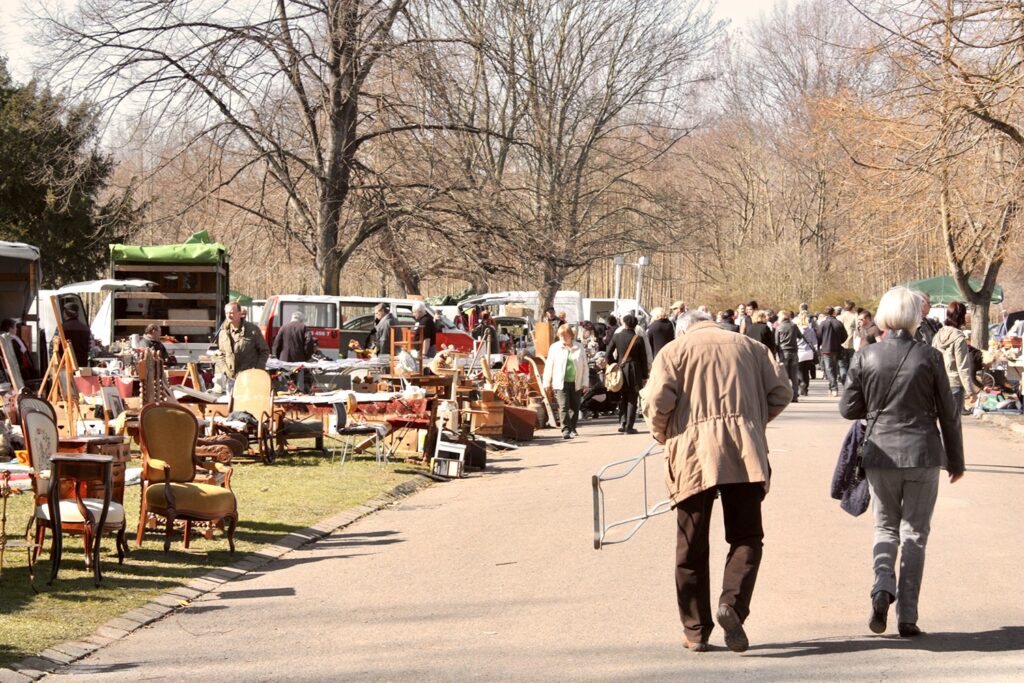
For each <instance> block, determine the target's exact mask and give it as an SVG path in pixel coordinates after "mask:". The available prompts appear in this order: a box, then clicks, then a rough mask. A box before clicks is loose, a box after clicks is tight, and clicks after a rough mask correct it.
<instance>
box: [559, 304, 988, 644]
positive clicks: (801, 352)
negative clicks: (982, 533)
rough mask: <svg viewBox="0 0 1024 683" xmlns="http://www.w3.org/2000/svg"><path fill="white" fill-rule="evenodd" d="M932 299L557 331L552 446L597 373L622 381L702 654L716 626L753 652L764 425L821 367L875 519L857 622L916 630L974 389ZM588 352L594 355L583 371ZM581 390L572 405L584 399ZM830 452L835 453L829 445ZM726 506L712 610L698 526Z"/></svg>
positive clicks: (908, 632)
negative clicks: (863, 605) (654, 464)
mask: <svg viewBox="0 0 1024 683" xmlns="http://www.w3.org/2000/svg"><path fill="white" fill-rule="evenodd" d="M931 310H932V306H931V301H930V299H929V297H928V295H927V294H925V293H922V292H912V291H910V290H908V289H906V288H903V287H897V288H894V289H892V290H890V291H889V292H887V293H886V294H885V296H883V297H882V299H881V301H880V303H879V307H878V312H877V315H873V314H872V312H871V311H869V310H866V309H863V308H858V307H857V306H856V304H855V303H854V302H853V301H845V302H844V303H843V304H842V305H839V306H834V307H831V306H830V307H825V308H824V309H823V310H821V311H820V312H817V313H814V312H812V311H811V310H810V307H809V306H808V305H807V304H801V305H800V306H799V307H798V309H797V310H796V311H790V310H787V309H781V310H778V311H774V310H770V309H765V308H762V307H760V306H759V305H758V303H757V302H756V301H750V302H748V303H746V304H741V305H740V306H737V307H736V309H734V310H733V309H727V310H723V311H720V312H718V313H717V314H715V315H712V313H711V311H710V310H709V309H708V308H707V307H705V306H700V307H698V308H696V309H693V310H688V309H687V307H686V306H685V305H684V304H683V303H682V302H675V303H673V304H672V305H671V306H670V307H668V308H656V309H654V310H653V311H652V313H651V320H650V322H649V324H648V325H647V326H646V329H644V328H642V327H640V326H639V325H638V320H637V318H636V317H635V316H633V315H625V316H623V317H622V319H621V320H617V319H615V318H614V317H610V318H608V319H607V320H606V321H603V322H605V323H606V328H607V329H606V331H605V334H604V335H599V334H596V333H595V331H594V329H593V326H590V325H586V326H583V325H581V326H580V327H579V339H576V338H575V334H574V330H573V328H572V327H571V326H569V325H566V324H562V325H561V326H560V327H559V328H558V336H559V342H558V343H556V344H555V345H554V346H552V348H551V351H550V352H549V356H548V364H547V367H546V370H545V375H544V385H545V386H547V387H551V388H553V389H554V390H555V393H556V397H557V401H558V403H559V405H560V409H561V414H562V429H563V437H564V438H566V439H570V438H573V437H575V436H576V427H577V423H578V419H579V413H580V411H581V409H585V408H586V405H587V398H588V396H590V395H592V394H593V392H594V391H595V388H596V387H600V385H601V384H602V382H603V379H604V375H605V374H606V373H609V372H612V370H610V369H609V368H615V370H614V372H615V373H616V374H617V375H619V376H621V380H620V384H621V386H620V387H619V388H618V390H617V391H616V392H614V393H615V394H616V395H617V398H618V400H617V413H618V417H619V429H618V431H619V432H620V433H626V434H633V433H636V431H637V430H636V428H635V421H636V417H637V413H638V411H639V409H640V408H639V405H638V404H639V403H641V399H640V397H641V395H642V396H643V400H642V403H643V415H644V417H645V418H646V420H647V423H648V425H649V427H650V430H651V435H652V436H653V438H654V439H656V440H657V441H659V442H661V443H663V444H665V445H666V461H667V474H666V483H667V485H668V489H669V495H670V497H671V500H672V502H673V504H674V508H675V511H676V515H677V538H676V555H677V562H676V570H675V574H676V576H675V578H676V593H677V602H678V606H679V614H680V619H681V621H682V624H683V630H684V633H685V639H684V645H685V646H686V647H687V648H688V649H691V650H693V651H697V652H704V651H706V650H708V649H709V647H710V645H709V636H710V634H711V632H712V630H713V628H714V626H715V622H716V621H717V623H718V625H719V626H720V627H721V628H722V629H723V630H724V632H725V643H726V646H727V647H728V648H729V649H731V650H733V651H736V652H742V651H744V650H746V649H747V647H748V645H749V643H748V640H747V636H746V632H745V630H744V628H743V623H744V622H745V621H746V619H747V617H748V616H749V614H750V601H751V596H752V594H753V589H754V583H755V580H756V577H757V572H758V567H759V565H760V562H761V556H762V552H763V536H764V533H763V529H762V525H761V502H762V500H763V499H764V496H765V494H766V492H767V490H768V484H769V480H770V477H771V468H770V466H769V464H768V446H767V438H766V434H765V429H766V425H767V423H768V422H770V421H771V420H772V419H774V418H775V417H777V416H778V415H780V414H781V413H782V412H783V410H785V409H786V407H787V406H788V405H789V404H790V403H796V402H799V400H800V397H801V396H807V395H808V390H809V386H810V380H811V379H814V378H816V377H817V375H818V371H819V369H820V371H821V373H822V376H823V378H824V379H825V380H826V382H827V385H828V391H829V396H830V397H832V398H839V397H840V391H842V396H841V398H840V400H839V406H838V407H839V412H840V414H841V415H842V416H843V417H845V418H847V419H850V420H854V421H861V420H866V421H867V424H868V426H867V427H866V428H865V427H862V426H861V425H860V424H858V425H857V427H856V428H857V429H860V430H864V431H857V432H854V431H851V433H856V434H863V435H864V436H862V437H861V438H862V439H863V445H862V446H860V449H859V450H858V452H857V455H858V457H859V458H860V460H859V461H858V463H857V465H858V467H859V468H862V471H863V472H864V476H865V478H866V480H867V484H868V489H869V491H870V497H871V507H872V511H873V515H874V522H875V525H874V528H875V533H874V539H873V544H872V566H873V575H874V578H873V580H872V584H871V589H870V613H869V619H868V627H869V629H870V630H871V631H872V632H874V633H883V632H884V631H885V630H886V628H887V618H888V611H889V607H890V605H892V604H895V606H896V616H897V625H898V629H897V630H898V632H899V634H900V636H902V637H908V638H909V637H915V636H918V635H920V634H921V629H920V628H919V627H918V623H917V622H918V597H919V594H920V586H921V581H922V576H923V571H924V554H925V546H926V544H927V540H928V535H929V531H930V525H931V517H932V512H933V510H934V507H935V502H936V497H937V493H938V481H939V472H940V469H946V470H947V472H948V475H949V480H950V481H951V482H956V481H958V480H959V479H960V478H961V477H962V476H963V474H964V470H965V465H964V453H963V442H962V436H961V424H960V415H961V411H962V410H963V409H964V402H965V400H966V399H968V398H970V394H973V393H974V392H973V386H974V380H973V373H972V368H971V362H970V351H969V349H970V347H969V345H968V343H967V337H966V335H965V332H964V326H965V324H966V320H965V318H966V307H965V306H964V304H963V303H961V302H952V303H950V304H948V305H947V306H946V307H945V319H944V321H941V322H940V321H939V320H936V319H934V318H932V317H929V313H930V312H931ZM588 354H589V355H590V356H591V357H593V356H596V359H594V362H593V363H592V365H593V369H592V370H591V372H590V373H589V374H588V373H587V372H586V370H585V368H586V367H587V363H586V359H587V358H588ZM581 395H582V400H581ZM837 446H838V444H837ZM716 498H719V499H721V502H722V506H723V509H724V518H725V531H726V539H727V541H728V543H729V546H730V547H729V553H728V558H727V560H726V565H725V571H724V577H723V582H722V593H721V595H720V597H719V599H718V607H717V609H715V610H712V605H711V595H710V587H709V583H710V582H709V576H708V573H709V552H710V550H709V538H708V536H709V519H710V515H711V508H712V506H713V503H714V500H715V499H716Z"/></svg>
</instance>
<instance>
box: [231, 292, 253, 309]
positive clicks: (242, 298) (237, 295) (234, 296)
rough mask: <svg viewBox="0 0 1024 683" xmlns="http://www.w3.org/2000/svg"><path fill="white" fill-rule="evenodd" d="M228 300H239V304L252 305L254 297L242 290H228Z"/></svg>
mask: <svg viewBox="0 0 1024 683" xmlns="http://www.w3.org/2000/svg"><path fill="white" fill-rule="evenodd" d="M228 301H237V302H238V305H239V306H252V297H251V296H248V295H246V294H242V293H241V292H236V291H235V290H233V289H231V290H228Z"/></svg>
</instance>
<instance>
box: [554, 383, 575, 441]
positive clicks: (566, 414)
mask: <svg viewBox="0 0 1024 683" xmlns="http://www.w3.org/2000/svg"><path fill="white" fill-rule="evenodd" d="M555 400H556V401H558V409H559V411H560V414H559V420H560V421H561V423H562V433H563V434H568V433H569V432H575V431H576V423H577V422H579V419H580V394H579V392H578V391H576V382H566V383H565V385H564V386H563V388H561V389H555Z"/></svg>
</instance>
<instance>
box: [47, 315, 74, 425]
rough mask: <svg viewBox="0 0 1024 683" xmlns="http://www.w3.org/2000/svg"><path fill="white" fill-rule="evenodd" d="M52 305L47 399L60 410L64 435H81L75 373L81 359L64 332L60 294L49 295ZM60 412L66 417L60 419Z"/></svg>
mask: <svg viewBox="0 0 1024 683" xmlns="http://www.w3.org/2000/svg"><path fill="white" fill-rule="evenodd" d="M50 304H51V305H52V306H53V314H54V316H55V319H56V321H57V336H56V337H54V340H53V349H52V351H53V352H52V353H51V354H50V362H49V364H48V365H47V366H46V373H45V374H44V375H43V383H42V385H40V386H43V387H45V386H46V382H47V380H49V381H50V389H49V391H48V392H47V394H46V400H47V401H49V402H50V405H52V406H53V407H54V409H55V410H56V411H57V429H58V431H59V432H60V433H62V434H63V435H64V436H78V423H79V422H80V421H81V419H82V413H81V410H80V409H79V405H78V391H77V390H76V389H75V373H76V372H78V362H77V361H76V360H75V353H74V351H72V349H71V346H70V344H69V343H68V338H67V337H66V336H65V335H64V319H63V318H62V317H61V314H60V310H59V309H58V306H57V297H56V296H51V297H50ZM61 415H63V416H64V417H65V418H66V419H64V420H61V419H60V418H61Z"/></svg>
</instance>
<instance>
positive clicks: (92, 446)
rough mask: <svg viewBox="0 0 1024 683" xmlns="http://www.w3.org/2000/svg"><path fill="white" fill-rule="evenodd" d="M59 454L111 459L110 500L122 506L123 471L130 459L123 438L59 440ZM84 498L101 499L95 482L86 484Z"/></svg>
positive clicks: (129, 453)
mask: <svg viewBox="0 0 1024 683" xmlns="http://www.w3.org/2000/svg"><path fill="white" fill-rule="evenodd" d="M58 449H59V450H60V452H61V453H88V454H90V455H109V456H111V457H113V459H114V464H113V475H112V478H113V482H114V490H113V491H112V492H111V494H110V499H111V500H112V501H113V502H115V503H120V504H121V505H124V479H125V469H126V468H127V467H128V462H129V461H130V460H131V459H132V452H131V445H130V444H129V442H128V439H127V437H123V436H76V437H69V438H65V439H61V440H60V443H59V445H58ZM82 496H83V497H84V498H102V497H103V491H102V489H101V488H100V486H99V484H98V483H96V482H93V483H89V484H86V486H85V493H83V494H82Z"/></svg>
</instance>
